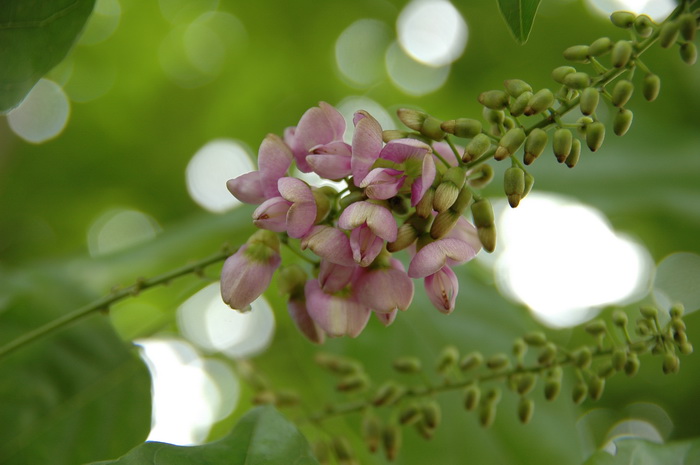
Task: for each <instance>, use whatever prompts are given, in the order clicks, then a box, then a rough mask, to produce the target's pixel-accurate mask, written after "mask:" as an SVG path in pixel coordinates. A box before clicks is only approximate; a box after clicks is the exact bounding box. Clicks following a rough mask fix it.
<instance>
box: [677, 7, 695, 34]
mask: <svg viewBox="0 0 700 465" xmlns="http://www.w3.org/2000/svg"><path fill="white" fill-rule="evenodd" d="M678 29H679V30H680V32H681V35H682V36H683V38H684V39H685V40H687V41H692V40H694V39H695V32H696V31H697V29H698V23H697V20H696V18H695V14H694V13H683V14H682V15H680V16H679V17H678Z"/></svg>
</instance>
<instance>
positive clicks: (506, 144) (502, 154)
mask: <svg viewBox="0 0 700 465" xmlns="http://www.w3.org/2000/svg"><path fill="white" fill-rule="evenodd" d="M523 142H525V131H523V130H522V128H513V129H510V130H508V132H506V133H505V134H504V135H503V137H501V140H500V141H498V148H497V149H496V153H495V154H494V156H493V158H495V159H496V160H503V159H505V158H506V157H509V156H510V155H513V154H514V153H515V152H516V151H517V150H518V149H519V148H520V146H521V145H523Z"/></svg>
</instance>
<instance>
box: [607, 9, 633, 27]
mask: <svg viewBox="0 0 700 465" xmlns="http://www.w3.org/2000/svg"><path fill="white" fill-rule="evenodd" d="M635 18H636V15H635V14H634V13H630V12H629V11H616V12H614V13H613V14H611V15H610V21H612V23H613V24H614V25H615V26H617V27H621V28H622V29H627V28H630V27H632V24H634V19H635Z"/></svg>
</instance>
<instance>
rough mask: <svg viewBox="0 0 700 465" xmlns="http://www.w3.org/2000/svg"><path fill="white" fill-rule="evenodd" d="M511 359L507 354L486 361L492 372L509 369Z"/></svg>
mask: <svg viewBox="0 0 700 465" xmlns="http://www.w3.org/2000/svg"><path fill="white" fill-rule="evenodd" d="M508 365H510V359H509V358H508V356H507V355H506V354H494V355H492V356H490V357H489V358H487V359H486V366H487V367H488V368H489V369H490V370H502V369H504V368H508Z"/></svg>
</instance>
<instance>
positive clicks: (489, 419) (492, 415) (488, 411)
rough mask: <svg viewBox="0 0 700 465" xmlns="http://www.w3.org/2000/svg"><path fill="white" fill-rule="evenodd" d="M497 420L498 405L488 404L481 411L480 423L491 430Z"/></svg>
mask: <svg viewBox="0 0 700 465" xmlns="http://www.w3.org/2000/svg"><path fill="white" fill-rule="evenodd" d="M495 420H496V404H491V403H487V404H485V405H482V406H481V410H479V423H480V424H481V426H482V427H484V428H490V427H491V425H493V422H494V421H495Z"/></svg>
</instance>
